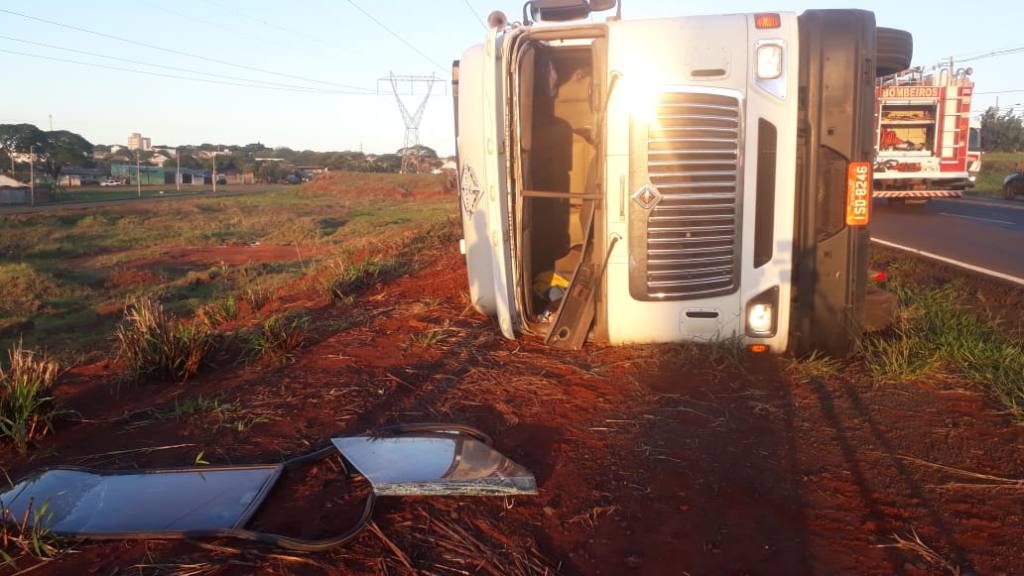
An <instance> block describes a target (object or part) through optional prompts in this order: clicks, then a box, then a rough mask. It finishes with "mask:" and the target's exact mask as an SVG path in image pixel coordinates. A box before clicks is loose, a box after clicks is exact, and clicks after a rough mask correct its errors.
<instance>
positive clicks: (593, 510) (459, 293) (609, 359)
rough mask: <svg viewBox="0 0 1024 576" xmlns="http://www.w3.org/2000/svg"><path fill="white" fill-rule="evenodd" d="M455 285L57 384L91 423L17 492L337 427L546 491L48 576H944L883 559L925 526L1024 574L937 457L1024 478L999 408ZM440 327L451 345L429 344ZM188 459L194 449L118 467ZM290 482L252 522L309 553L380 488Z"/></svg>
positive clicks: (941, 541) (1016, 523) (456, 501)
mask: <svg viewBox="0 0 1024 576" xmlns="http://www.w3.org/2000/svg"><path fill="white" fill-rule="evenodd" d="M464 275H465V272H464V268H463V266H462V263H461V257H460V256H458V255H457V254H452V253H444V254H440V255H437V256H436V257H435V258H433V259H432V260H431V261H430V263H429V264H428V265H427V266H426V267H424V268H423V269H421V270H420V271H419V272H417V273H415V274H414V275H412V276H410V277H407V278H403V279H401V280H399V281H396V282H394V283H391V284H389V285H386V286H383V287H381V288H379V289H377V290H374V291H371V292H370V293H368V294H365V295H364V296H362V297H361V298H359V299H358V300H357V302H356V303H355V304H354V305H353V306H351V307H341V306H335V307H332V306H329V305H328V303H326V302H324V301H322V300H318V298H319V297H318V296H316V295H315V294H312V293H296V294H294V295H293V296H291V297H290V298H288V299H287V300H286V301H284V302H280V303H279V305H280V306H281V307H285V308H287V307H289V306H295V305H298V304H300V303H301V304H302V305H303V306H306V307H309V306H310V305H314V306H317V309H316V310H315V311H314V312H313V314H312V316H313V319H314V327H315V330H314V332H315V333H316V335H317V336H316V337H315V338H314V339H313V341H312V342H311V343H310V344H308V345H307V346H306V347H305V348H304V349H303V350H302V351H301V352H300V353H299V354H298V355H297V357H296V358H295V361H294V363H292V364H290V365H287V366H283V367H276V368H275V367H267V366H261V365H250V366H238V365H236V364H234V362H233V361H232V360H231V359H230V358H223V359H221V361H220V362H219V366H215V367H213V368H212V369H211V370H208V371H207V372H205V373H204V374H203V375H202V376H201V377H199V378H198V379H196V380H194V381H190V382H188V383H187V384H184V385H170V384H156V383H150V384H141V385H135V386H120V387H118V386H116V385H115V384H114V382H115V375H116V370H115V367H114V366H112V365H107V364H97V365H92V366H87V367H83V368H78V369H76V370H74V371H73V373H72V374H71V375H70V377H69V378H67V379H66V380H65V381H64V382H63V384H61V385H60V387H59V389H58V391H57V392H58V398H59V399H60V400H61V401H62V402H63V403H64V404H65V405H66V406H67V407H69V408H71V409H73V410H76V411H78V412H79V414H80V415H81V417H82V419H83V421H81V422H64V423H62V424H61V425H60V426H59V428H58V430H57V433H56V434H55V435H54V436H52V437H50V438H48V439H46V440H45V441H44V442H43V443H42V445H41V446H39V447H38V448H37V450H36V451H35V452H34V456H33V457H32V458H31V459H30V460H27V459H25V458H21V457H17V456H16V455H15V454H14V453H13V452H12V451H10V450H9V449H7V448H0V460H2V461H3V462H4V465H3V466H4V468H5V469H6V470H7V472H8V473H9V474H11V476H13V477H18V476H21V475H23V474H25V473H27V472H29V471H30V470H32V469H34V468H37V467H39V466H43V465H52V464H57V463H64V464H80V465H87V466H94V467H117V468H131V467H144V466H180V465H191V464H192V462H193V461H194V459H195V456H196V454H198V453H199V452H203V453H204V458H205V459H206V460H208V461H210V462H212V463H255V462H264V463H265V462H275V461H278V460H279V459H281V458H283V457H285V456H287V455H293V454H299V453H303V452H307V451H309V450H311V449H312V448H314V447H319V446H321V445H323V444H324V443H325V442H326V441H327V439H328V438H329V437H330V436H331V435H337V434H340V433H359V432H362V431H365V430H367V429H370V428H373V427H374V426H379V425H383V424H392V423H398V422H422V421H448V422H459V423H467V424H471V425H474V426H477V427H479V428H481V429H482V430H484V431H485V432H487V433H488V434H491V435H492V436H493V437H494V438H495V441H496V447H497V448H498V449H499V450H502V451H503V452H505V453H506V454H507V455H508V456H510V457H512V458H513V459H515V460H516V461H518V462H519V463H521V464H523V465H525V466H527V467H528V468H530V469H531V470H532V471H533V472H534V473H535V474H536V476H537V480H538V484H539V488H540V495H539V496H537V497H528V498H527V497H522V498H515V499H504V500H502V499H487V498H481V499H473V498H435V499H426V498H384V499H381V500H380V503H379V507H378V510H377V513H376V516H375V517H376V522H377V524H378V525H379V529H380V533H381V534H383V535H384V536H383V537H381V536H378V535H377V534H375V533H374V532H373V531H369V530H368V531H366V532H364V533H363V534H362V535H361V536H360V537H359V538H358V539H357V540H356V541H355V542H353V543H352V544H351V545H349V546H346V547H344V548H341V549H338V550H337V551H334V552H331V553H325V554H312V555H299V554H294V553H284V552H281V551H277V550H273V549H270V548H265V547H252V546H246V545H244V544H239V543H238V542H233V541H229V540H223V541H218V542H216V543H197V542H188V541H185V542H118V543H107V544H79V545H76V546H75V548H74V551H73V552H69V553H66V554H64V555H63V556H61V557H60V558H58V559H57V560H54V561H52V562H49V563H47V564H45V565H43V566H40V567H38V568H36V569H35V570H34V571H33V572H32V573H33V574H83V573H87V574H104V575H106V574H135V573H140V574H173V573H187V574H252V573H261V574H292V573H301V574H336V573H345V574H411V573H419V574H437V575H447V574H495V575H500V574H539V573H544V572H543V570H545V569H547V570H549V572H548V573H558V574H567V575H591V574H595V575H596V574H652V575H661V574H666V575H668V574H671V575H681V574H693V575H698V574H712V575H718V574H726V575H747V574H750V575H754V574H858V575H879V576H882V575H891V574H907V575H922V574H948V573H951V570H950V569H946V568H943V567H941V566H936V565H931V564H929V563H928V562H927V561H926V560H925V559H924V557H923V556H922V555H920V554H918V553H915V552H913V551H909V550H904V549H898V548H892V547H885V545H888V544H892V543H893V542H894V535H899V536H901V537H907V536H909V535H910V534H912V531H913V532H916V534H917V535H918V536H919V537H920V539H921V541H922V542H924V543H925V544H927V545H928V546H929V547H931V548H932V549H934V550H935V552H937V553H938V554H939V555H941V557H943V558H944V559H945V560H946V561H948V563H949V565H950V567H952V568H956V569H959V570H960V571H961V572H960V573H961V574H984V575H998V574H1018V573H1021V571H1022V567H1024V508H1022V501H1024V490H1021V489H1020V488H1019V487H1018V488H1016V489H1001V490H998V489H983V488H978V487H955V486H951V485H950V483H951V482H972V480H970V479H966V480H965V479H964V478H962V477H958V476H955V475H952V474H950V473H948V472H944V471H942V470H939V469H936V468H934V467H931V466H929V465H927V464H925V463H926V462H930V463H936V464H943V465H949V466H955V467H957V468H962V469H966V470H971V471H977V472H982V473H986V474H993V475H996V476H1003V477H1009V478H1020V477H1022V476H1024V452H1022V450H1021V448H1022V447H1024V429H1022V428H1021V427H1018V426H1015V425H1013V424H1012V423H1011V421H1010V420H1009V419H1008V417H1007V416H1006V415H1004V414H1002V413H1000V412H999V410H998V408H997V407H996V405H995V404H994V403H993V402H992V401H990V400H989V399H988V398H987V397H986V396H985V395H984V394H983V392H981V391H979V390H976V389H973V388H968V387H965V386H963V385H961V384H959V383H957V382H947V381H927V382H917V383H912V384H899V385H884V386H883V385H875V384H873V383H872V382H871V381H870V380H869V379H868V378H867V377H865V376H863V375H862V371H861V370H859V369H858V367H857V366H855V365H853V366H851V367H850V369H849V370H846V371H844V373H843V375H842V376H841V377H836V378H831V379H828V380H820V379H817V380H812V381H810V382H805V383H801V382H795V381H793V380H792V379H791V378H790V377H789V376H787V375H786V371H785V369H784V368H785V366H784V362H785V361H784V360H783V359H779V358H775V357H767V356H765V357H755V358H749V359H746V360H745V361H744V362H743V364H742V365H741V366H735V365H733V364H730V363H728V362H720V361H716V360H715V357H713V356H710V355H708V354H701V353H700V352H699V351H697V352H694V351H693V350H692V349H683V348H680V347H669V346H661V347H636V348H610V347H601V346H596V345H588V346H587V348H586V349H585V350H583V351H581V352H560V351H553V350H549V349H547V348H545V347H543V346H542V345H541V344H540V343H539V342H537V341H535V340H532V339H529V338H525V339H522V340H520V341H518V342H510V341H506V340H503V339H501V338H500V337H498V336H497V329H496V327H495V326H494V325H493V324H492V323H491V322H490V321H489V320H487V319H485V318H482V317H480V316H479V315H478V314H476V313H475V312H473V311H472V310H471V309H470V308H468V307H467V304H466V295H465V276H464ZM344 326H350V327H348V328H344ZM427 330H439V331H440V335H441V340H440V341H439V342H436V343H435V344H433V345H431V346H423V345H421V344H418V343H417V341H416V339H415V336H417V335H421V334H423V333H424V332H425V331H427ZM200 394H202V395H204V396H206V397H211V396H218V397H220V398H222V399H223V401H224V402H226V403H232V404H236V405H238V406H241V407H244V410H245V411H246V413H249V414H258V415H260V416H261V417H263V418H264V419H265V421H263V422H260V423H257V424H255V425H254V426H253V427H252V428H250V429H248V430H247V431H245V432H237V431H235V430H231V429H228V428H226V427H218V426H217V423H218V421H219V420H218V417H217V416H215V415H212V414H208V415H205V416H197V417H193V418H189V419H185V420H182V421H178V420H176V419H174V418H173V417H168V416H166V414H167V413H168V410H170V409H171V408H172V407H173V406H174V403H175V401H176V400H177V401H182V400H184V399H187V398H194V397H196V396H198V395H200ZM147 410H157V411H163V413H164V414H165V416H164V417H163V418H158V417H156V416H154V414H153V413H152V412H147ZM178 444H188V446H185V447H181V448H167V449H159V450H150V451H139V452H133V453H129V454H120V455H109V454H108V455H103V454H107V453H109V452H112V451H118V450H139V449H143V448H159V447H165V446H172V445H178ZM97 454H99V456H90V455H97ZM279 488H283V489H279V490H277V491H275V493H274V494H272V495H271V497H270V498H269V500H268V501H267V503H266V504H265V505H264V507H263V508H262V510H261V512H260V513H259V514H258V515H257V517H256V518H255V520H254V521H253V524H254V525H255V526H256V527H257V528H259V529H263V530H273V531H282V532H286V533H290V534H296V535H302V536H306V537H316V536H323V535H328V534H331V533H336V532H338V531H340V530H342V529H344V528H345V527H346V526H348V525H349V524H350V523H351V522H352V520H353V519H354V518H355V516H356V514H358V508H359V506H361V504H360V502H359V499H358V496H360V495H361V494H362V492H361V491H362V490H365V487H362V486H357V487H355V489H354V494H353V493H350V491H349V487H347V486H346V485H345V484H344V483H343V482H342V481H341V480H340V476H339V474H338V472H337V471H336V470H335V469H334V465H333V463H330V462H325V463H323V464H320V465H318V466H316V467H315V468H313V469H311V470H309V473H308V475H307V477H306V478H305V479H304V480H303V479H302V478H301V476H299V477H288V478H286V479H285V482H284V484H282V485H281V486H279ZM141 512H142V511H140V513H141ZM384 538H387V539H388V543H385V541H384ZM22 562H23V564H26V565H27V564H31V562H30V561H28V560H23V561H22ZM22 567H23V568H24V567H26V566H25V565H23V566H22ZM0 573H2V570H0Z"/></svg>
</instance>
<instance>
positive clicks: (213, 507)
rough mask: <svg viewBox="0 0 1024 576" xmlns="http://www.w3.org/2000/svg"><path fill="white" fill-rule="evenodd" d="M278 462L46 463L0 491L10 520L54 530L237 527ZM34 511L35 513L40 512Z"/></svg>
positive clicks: (96, 531) (258, 500)
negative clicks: (195, 465)
mask: <svg viewBox="0 0 1024 576" xmlns="http://www.w3.org/2000/svg"><path fill="white" fill-rule="evenodd" d="M281 470H282V467H281V466H252V467H231V468H214V467H211V468H202V469H188V470H184V469H182V470H148V471H141V472H127V473H126V472H96V471H91V470H85V469H70V468H52V469H49V470H44V471H42V472H40V473H37V474H35V475H33V476H30V477H29V478H27V479H25V480H22V481H21V482H19V483H18V484H16V485H15V486H14V487H13V488H11V489H10V490H8V491H6V492H3V493H0V503H2V504H3V507H4V508H6V509H7V510H8V511H9V513H10V518H11V520H14V521H21V520H22V519H23V518H26V513H27V517H28V519H29V521H30V523H32V524H41V525H42V526H44V527H46V528H48V529H50V530H52V531H54V532H56V533H58V534H77V535H83V534H131V533H139V532H166V533H180V532H191V531H207V530H218V529H223V528H239V527H242V526H243V525H244V524H245V523H246V522H247V521H248V520H249V518H250V517H251V516H252V514H253V512H255V511H256V508H258V507H259V505H260V504H261V503H262V502H263V499H264V498H265V497H266V495H267V492H268V491H269V490H270V488H271V487H272V486H273V485H274V482H275V481H276V480H277V478H278V477H279V476H280V474H281ZM40 511H42V513H40Z"/></svg>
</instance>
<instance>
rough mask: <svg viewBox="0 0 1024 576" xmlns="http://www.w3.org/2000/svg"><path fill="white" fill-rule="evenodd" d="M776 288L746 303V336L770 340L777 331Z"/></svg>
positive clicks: (777, 290) (777, 291)
mask: <svg viewBox="0 0 1024 576" xmlns="http://www.w3.org/2000/svg"><path fill="white" fill-rule="evenodd" d="M778 307H779V288H778V286H776V287H773V288H770V289H768V290H765V291H764V292H762V293H760V294H758V295H757V296H755V297H754V298H751V299H750V301H749V302H747V336H750V337H751V338H771V337H772V336H775V332H776V330H777V329H778V323H779V320H778Z"/></svg>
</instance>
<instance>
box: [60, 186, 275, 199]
mask: <svg viewBox="0 0 1024 576" xmlns="http://www.w3.org/2000/svg"><path fill="white" fill-rule="evenodd" d="M287 188H289V186H286V185H283V184H246V185H241V184H222V185H218V186H217V193H218V194H219V193H223V192H229V193H234V192H252V193H259V192H271V191H276V190H284V189H287ZM292 188H294V187H292ZM212 192H213V186H210V185H202V186H182V187H181V190H180V191H178V190H175V187H174V184H163V185H159V186H143V187H142V198H168V197H173V196H195V195H197V194H211V193H212ZM138 197H139V190H138V189H137V188H136V187H135V186H110V187H104V186H82V187H78V188H64V189H62V190H59V191H57V192H56V196H55V198H54V199H53V201H54V202H56V203H59V204H68V203H78V202H104V201H112V200H134V199H136V198H138Z"/></svg>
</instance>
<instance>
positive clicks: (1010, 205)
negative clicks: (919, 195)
mask: <svg viewBox="0 0 1024 576" xmlns="http://www.w3.org/2000/svg"><path fill="white" fill-rule="evenodd" d="M939 200H943V198H939ZM954 202H963V203H965V204H980V205H982V206H991V207H993V208H1007V209H1009V210H1024V202H1016V201H1015V200H1006V201H1004V202H992V201H989V200H981V199H978V198H973V197H971V198H967V197H965V198H959V199H957V200H954ZM1015 202H1016V204H1014V203H1015Z"/></svg>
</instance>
